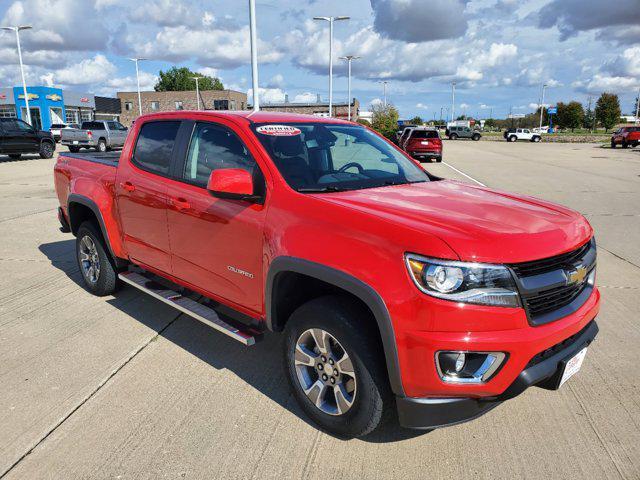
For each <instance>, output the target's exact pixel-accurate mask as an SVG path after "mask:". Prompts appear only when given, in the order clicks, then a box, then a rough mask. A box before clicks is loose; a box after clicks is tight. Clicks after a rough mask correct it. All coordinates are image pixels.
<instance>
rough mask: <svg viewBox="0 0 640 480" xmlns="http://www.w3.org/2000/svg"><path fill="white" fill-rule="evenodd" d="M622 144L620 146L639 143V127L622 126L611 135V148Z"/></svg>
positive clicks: (634, 145) (624, 146)
mask: <svg viewBox="0 0 640 480" xmlns="http://www.w3.org/2000/svg"><path fill="white" fill-rule="evenodd" d="M616 145H622V148H628V147H629V146H632V147H637V146H638V145H640V127H622V128H619V129H618V130H616V131H615V132H613V134H612V135H611V148H616Z"/></svg>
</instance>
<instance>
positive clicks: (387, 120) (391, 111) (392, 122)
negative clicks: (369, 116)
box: [371, 104, 399, 140]
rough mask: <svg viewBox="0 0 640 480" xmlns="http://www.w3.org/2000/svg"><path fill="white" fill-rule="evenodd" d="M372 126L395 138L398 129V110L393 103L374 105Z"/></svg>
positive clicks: (392, 138)
mask: <svg viewBox="0 0 640 480" xmlns="http://www.w3.org/2000/svg"><path fill="white" fill-rule="evenodd" d="M372 109H373V121H372V123H371V127H372V128H373V129H374V130H376V131H377V132H378V133H380V134H381V135H384V136H385V137H387V138H388V139H389V140H394V139H395V137H396V132H397V131H398V118H399V114H398V110H397V109H396V107H394V106H393V105H391V104H387V105H386V106H385V105H382V104H377V105H374V106H373V108H372Z"/></svg>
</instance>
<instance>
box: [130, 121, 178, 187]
mask: <svg viewBox="0 0 640 480" xmlns="http://www.w3.org/2000/svg"><path fill="white" fill-rule="evenodd" d="M179 128H180V122H149V123H145V124H144V125H143V126H142V128H141V129H140V134H139V135H138V141H137V142H136V149H135V151H134V152H133V162H134V163H135V164H137V165H139V166H140V167H142V168H143V169H144V170H149V171H150V172H153V173H158V174H160V175H168V174H169V168H170V166H171V154H172V153H173V146H174V145H175V140H176V136H177V135H178V129H179Z"/></svg>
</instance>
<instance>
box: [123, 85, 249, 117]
mask: <svg viewBox="0 0 640 480" xmlns="http://www.w3.org/2000/svg"><path fill="white" fill-rule="evenodd" d="M140 93H141V97H142V113H152V112H170V111H175V110H197V109H198V102H197V98H196V92H195V90H191V91H181V92H155V91H152V92H140ZM118 98H119V99H120V104H121V109H122V113H121V115H120V121H121V122H122V123H123V124H124V125H126V126H129V125H131V123H132V122H133V120H135V119H136V117H138V116H139V115H140V112H139V111H138V92H118ZM200 109H201V110H246V109H247V95H246V94H245V93H242V92H236V91H235V90H200Z"/></svg>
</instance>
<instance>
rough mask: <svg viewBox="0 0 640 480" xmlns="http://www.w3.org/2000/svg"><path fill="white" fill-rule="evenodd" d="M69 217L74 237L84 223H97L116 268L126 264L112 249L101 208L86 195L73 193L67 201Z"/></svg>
mask: <svg viewBox="0 0 640 480" xmlns="http://www.w3.org/2000/svg"><path fill="white" fill-rule="evenodd" d="M67 215H68V216H69V227H70V228H71V232H72V233H73V234H74V235H76V233H77V232H78V228H79V227H80V225H81V224H82V222H85V221H91V220H93V221H95V222H96V224H97V225H98V227H99V228H100V233H102V238H103V240H104V243H105V245H106V246H107V250H108V251H109V254H110V256H111V258H112V259H113V261H114V262H115V263H116V266H118V267H120V266H121V265H122V264H123V263H125V261H124V260H123V259H120V258H119V257H117V256H116V255H115V253H114V251H113V248H112V247H111V241H110V240H109V233H108V231H107V227H106V226H105V223H104V219H103V218H102V212H100V208H99V207H98V205H97V204H96V202H94V201H93V200H91V199H90V198H88V197H85V196H84V195H78V194H77V193H72V194H71V195H69V198H68V199H67Z"/></svg>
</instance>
